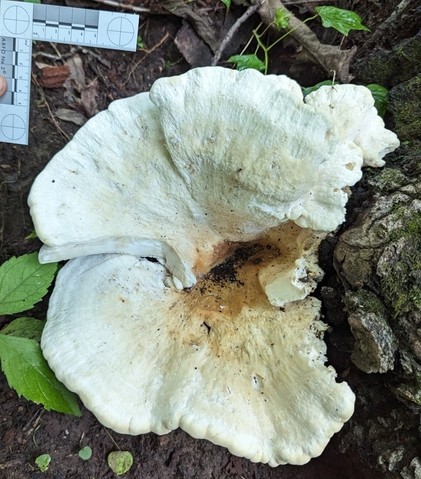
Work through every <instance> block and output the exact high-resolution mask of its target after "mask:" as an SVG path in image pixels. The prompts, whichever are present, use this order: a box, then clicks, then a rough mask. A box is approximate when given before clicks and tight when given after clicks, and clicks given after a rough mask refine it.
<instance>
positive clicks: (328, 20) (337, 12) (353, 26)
mask: <svg viewBox="0 0 421 479" xmlns="http://www.w3.org/2000/svg"><path fill="white" fill-rule="evenodd" d="M315 10H316V13H317V14H318V15H319V16H320V18H321V19H322V25H323V26H324V27H325V28H329V27H332V28H334V29H335V30H338V32H340V33H342V35H345V36H348V33H349V32H350V30H365V31H367V32H369V31H370V30H369V29H368V28H367V27H366V26H365V25H363V24H362V23H361V17H360V16H359V15H358V14H357V13H355V12H351V11H349V10H344V9H342V8H337V7H326V6H324V7H316V8H315Z"/></svg>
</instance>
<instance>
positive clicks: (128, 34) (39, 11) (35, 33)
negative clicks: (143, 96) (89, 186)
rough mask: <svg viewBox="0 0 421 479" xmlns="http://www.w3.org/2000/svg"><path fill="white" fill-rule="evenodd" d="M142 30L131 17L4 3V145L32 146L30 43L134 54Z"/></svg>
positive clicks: (0, 127)
mask: <svg viewBox="0 0 421 479" xmlns="http://www.w3.org/2000/svg"><path fill="white" fill-rule="evenodd" d="M138 25H139V17H138V15H133V14H127V13H115V12H106V11H103V10H89V9H85V8H73V7H60V6H56V5H42V4H34V3H27V2H20V1H11V0H1V7H0V35H2V36H0V75H3V76H4V77H5V78H6V81H7V92H6V94H5V95H4V96H3V97H1V98H0V142H4V143H15V144H20V145H27V144H28V131H29V105H30V86H31V65H32V40H39V41H47V42H55V43H68V44H72V45H80V46H90V47H97V48H111V49H115V50H125V51H136V46H137V31H138ZM3 35H4V36H3Z"/></svg>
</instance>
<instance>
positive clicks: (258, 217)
mask: <svg viewBox="0 0 421 479" xmlns="http://www.w3.org/2000/svg"><path fill="white" fill-rule="evenodd" d="M356 100H357V101H358V106H357V107H354V103H355V101H356ZM348 104H349V107H347V105H348ZM344 105H345V106H344ZM355 108H356V109H357V110H358V112H359V114H358V115H355V111H354V110H355ZM335 109H337V110H338V114H335V112H332V110H333V111H335ZM361 118H372V120H373V121H372V127H371V128H370V129H369V130H368V132H367V134H368V136H369V137H368V138H367V137H366V136H365V135H364V134H363V131H362V128H363V125H360V124H359V123H358V122H360V121H361ZM339 125H340V127H339ZM377 138H381V139H382V141H381V143H379V142H378V141H377ZM397 146H398V141H397V138H396V136H395V135H394V134H393V133H392V132H389V131H387V130H385V129H384V125H383V122H382V121H381V119H379V118H378V117H377V114H376V112H375V108H374V106H373V100H372V97H371V94H370V92H369V90H367V89H366V88H364V87H359V86H353V85H344V86H335V87H334V88H333V87H324V88H322V89H320V90H318V91H316V92H314V93H312V94H311V95H309V96H308V97H307V98H306V100H305V101H304V100H303V96H302V93H301V89H300V87H299V86H298V84H297V83H295V82H294V81H292V80H290V79H288V78H287V77H285V76H273V75H271V76H267V77H265V76H263V75H261V74H260V73H258V72H256V71H253V70H246V71H243V72H238V71H232V70H228V69H224V68H218V67H213V68H198V69H195V70H191V71H189V72H188V73H186V74H184V75H181V76H178V77H173V78H163V79H160V80H158V81H157V82H156V83H155V84H154V85H153V87H152V89H151V91H150V92H149V93H141V94H139V95H137V96H135V97H132V98H128V99H125V100H119V101H116V102H114V103H113V104H111V105H110V108H109V110H107V111H105V112H102V113H100V114H98V115H97V116H96V117H94V118H93V119H91V120H90V121H89V122H88V123H87V124H86V125H85V126H84V127H83V128H82V129H81V130H80V131H79V132H78V133H77V134H76V135H75V137H74V139H73V140H72V141H71V142H70V143H69V144H68V145H67V146H66V147H65V148H64V149H63V150H62V151H60V152H59V153H58V154H57V155H56V156H55V157H54V158H53V159H52V160H51V162H50V163H49V164H48V165H47V166H46V168H45V170H44V171H43V172H42V173H41V174H40V175H39V176H38V178H37V179H36V181H35V183H34V185H33V187H32V190H31V194H30V197H29V204H30V207H31V214H32V217H33V220H34V224H35V228H36V231H37V233H38V236H39V237H40V239H41V240H42V241H43V242H44V244H45V246H43V248H42V250H41V252H40V260H41V261H42V262H48V261H58V260H65V259H70V261H69V262H68V263H67V264H66V265H65V266H64V267H63V268H62V270H61V271H60V273H59V275H58V278H57V282H56V286H55V289H54V292H53V295H52V297H51V300H50V305H49V310H48V317H47V324H46V327H45V330H44V333H43V338H42V348H43V352H44V355H45V357H46V358H47V360H48V362H49V364H50V366H51V367H52V369H53V370H54V372H55V373H56V375H57V377H58V378H59V379H60V380H61V381H63V382H64V384H65V385H66V386H67V387H68V388H69V389H71V390H72V391H75V392H76V393H78V394H79V396H80V397H81V399H82V401H83V402H84V404H85V405H86V406H87V407H88V408H89V409H90V410H91V411H93V412H94V414H95V415H96V416H97V417H98V419H99V420H100V421H101V422H102V423H103V424H105V425H107V426H109V427H111V428H113V429H114V430H116V431H118V432H122V433H130V434H141V433H146V432H149V431H153V432H156V433H158V434H163V433H166V432H169V431H171V430H173V429H175V428H177V427H181V428H182V429H184V430H185V431H187V432H188V433H190V434H191V435H192V436H194V437H200V438H206V439H209V440H210V441H212V442H214V443H216V444H220V445H223V446H225V447H227V448H228V449H229V450H230V451H231V452H232V453H233V454H237V455H239V456H244V457H247V458H249V459H250V460H252V461H259V462H264V463H268V464H270V465H271V466H276V465H278V464H285V463H292V464H304V463H305V462H307V461H308V460H310V459H311V458H312V457H315V456H317V455H319V454H320V453H321V452H322V450H323V448H324V447H325V446H326V444H327V442H328V441H329V439H330V437H331V436H332V434H333V433H335V432H336V431H338V430H339V429H340V428H341V426H342V425H343V423H344V422H345V421H347V420H348V419H349V417H350V416H351V414H352V412H353V406H354V394H353V393H352V391H351V390H350V388H349V387H348V385H347V384H346V383H344V382H342V383H338V382H336V380H335V376H336V373H335V371H334V370H333V368H332V367H330V366H329V367H326V366H325V362H326V358H325V352H326V346H325V343H324V342H323V339H322V337H323V331H324V330H325V329H326V327H325V325H324V324H323V323H322V322H321V321H320V319H319V316H320V303H319V301H318V300H317V299H315V298H313V297H311V296H309V294H310V293H311V292H312V291H313V290H314V289H315V287H316V285H317V281H319V280H320V279H321V277H322V275H323V273H322V271H321V270H320V268H319V267H318V265H317V248H318V245H319V243H320V241H321V240H322V239H323V237H324V236H325V235H326V233H327V232H329V231H333V230H334V229H336V227H337V226H338V225H339V224H341V223H342V221H343V219H344V214H345V204H346V202H347V198H348V192H347V189H348V187H349V186H351V185H353V184H355V183H356V182H357V181H358V180H359V179H360V177H361V167H362V165H363V162H364V161H366V162H367V163H368V164H371V165H378V164H380V163H381V158H382V156H383V155H384V154H386V153H387V152H389V151H392V150H393V149H395V148H396V147H397ZM82 329H83V331H84V333H83V334H81V333H80V331H81V330H82Z"/></svg>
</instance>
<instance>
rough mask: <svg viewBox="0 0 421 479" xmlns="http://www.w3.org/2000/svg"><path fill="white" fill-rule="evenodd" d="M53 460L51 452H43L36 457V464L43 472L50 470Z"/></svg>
mask: <svg viewBox="0 0 421 479" xmlns="http://www.w3.org/2000/svg"><path fill="white" fill-rule="evenodd" d="M50 462H51V456H50V455H49V454H41V455H40V456H38V457H37V458H36V459H35V464H36V465H37V466H38V469H39V470H40V471H41V472H45V471H47V470H48V466H49V465H50Z"/></svg>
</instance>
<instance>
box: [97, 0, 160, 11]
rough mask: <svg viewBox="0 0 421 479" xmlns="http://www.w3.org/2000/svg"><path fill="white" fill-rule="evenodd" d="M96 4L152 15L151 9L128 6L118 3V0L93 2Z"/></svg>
mask: <svg viewBox="0 0 421 479" xmlns="http://www.w3.org/2000/svg"><path fill="white" fill-rule="evenodd" d="M92 1H93V2H96V3H101V4H102V5H108V6H109V7H114V8H121V9H124V10H130V11H131V12H136V13H151V9H150V8H146V7H137V6H136V5H127V4H126V3H122V2H118V1H117V0H92Z"/></svg>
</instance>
